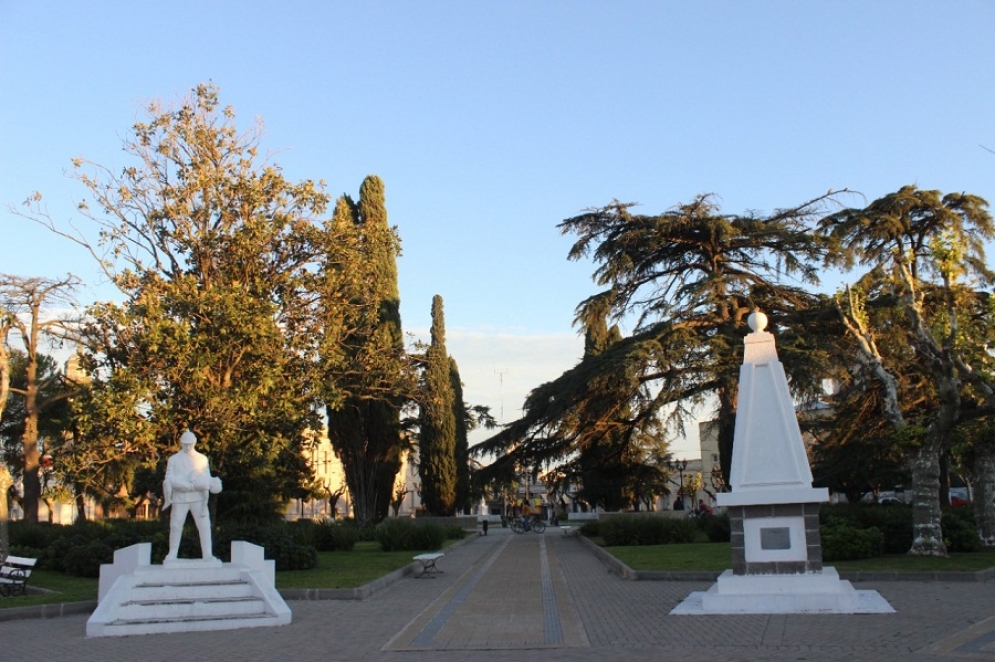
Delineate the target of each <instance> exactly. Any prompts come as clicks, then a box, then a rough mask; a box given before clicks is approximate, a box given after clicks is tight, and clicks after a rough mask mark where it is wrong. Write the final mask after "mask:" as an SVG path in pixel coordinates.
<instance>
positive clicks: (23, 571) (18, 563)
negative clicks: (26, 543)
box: [0, 556, 38, 597]
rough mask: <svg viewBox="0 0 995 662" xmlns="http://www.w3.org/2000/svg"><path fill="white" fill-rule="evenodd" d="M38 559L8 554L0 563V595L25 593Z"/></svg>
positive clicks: (7, 595) (8, 595)
mask: <svg viewBox="0 0 995 662" xmlns="http://www.w3.org/2000/svg"><path fill="white" fill-rule="evenodd" d="M37 562H38V559H29V558H26V557H24V556H8V557H7V558H5V559H4V560H3V563H2V564H0V595H2V596H4V597H10V596H15V595H24V594H25V593H27V591H28V578H29V577H30V576H31V569H32V568H34V567H35V563H37Z"/></svg>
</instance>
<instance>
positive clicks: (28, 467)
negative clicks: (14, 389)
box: [21, 388, 41, 522]
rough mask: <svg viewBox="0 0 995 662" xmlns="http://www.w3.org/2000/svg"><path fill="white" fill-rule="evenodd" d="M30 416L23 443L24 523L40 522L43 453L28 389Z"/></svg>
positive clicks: (28, 416) (22, 439)
mask: <svg viewBox="0 0 995 662" xmlns="http://www.w3.org/2000/svg"><path fill="white" fill-rule="evenodd" d="M28 393H29V401H28V408H27V409H28V415H27V417H26V419H25V421H24V435H23V436H22V437H21V443H22V445H23V446H24V475H23V477H22V480H23V486H24V521H25V522H37V521H38V502H39V501H40V500H41V477H40V476H39V473H40V471H39V470H40V461H41V452H40V451H39V449H38V413H37V411H34V412H33V415H32V410H33V409H34V401H33V398H31V397H30V394H31V389H30V388H29V389H28Z"/></svg>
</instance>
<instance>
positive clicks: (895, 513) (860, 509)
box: [819, 503, 912, 554]
mask: <svg viewBox="0 0 995 662" xmlns="http://www.w3.org/2000/svg"><path fill="white" fill-rule="evenodd" d="M819 522H820V524H821V525H822V526H827V525H837V524H843V525H845V526H849V527H852V528H855V529H867V528H871V527H874V528H876V529H877V530H878V531H880V532H881V534H882V536H884V551H883V553H884V554H904V553H905V552H907V551H909V548H911V547H912V506H907V505H903V504H888V505H881V504H867V503H838V504H831V505H829V504H827V505H825V506H823V507H822V508H821V509H820V510H819Z"/></svg>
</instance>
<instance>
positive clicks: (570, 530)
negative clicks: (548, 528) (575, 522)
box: [560, 526, 580, 537]
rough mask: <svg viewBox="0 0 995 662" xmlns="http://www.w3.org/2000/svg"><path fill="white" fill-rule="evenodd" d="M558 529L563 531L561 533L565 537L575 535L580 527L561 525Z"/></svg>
mask: <svg viewBox="0 0 995 662" xmlns="http://www.w3.org/2000/svg"><path fill="white" fill-rule="evenodd" d="M560 531H563V535H564V536H567V537H572V536H576V535H578V534H579V533H580V529H578V528H577V527H576V526H561V527H560Z"/></svg>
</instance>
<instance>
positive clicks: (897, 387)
mask: <svg viewBox="0 0 995 662" xmlns="http://www.w3.org/2000/svg"><path fill="white" fill-rule="evenodd" d="M821 227H822V230H823V232H824V233H825V234H826V236H828V237H829V238H830V239H831V240H832V241H833V242H834V248H835V251H834V254H833V257H834V259H835V260H836V262H837V263H840V264H844V265H847V266H849V265H851V264H853V263H854V262H855V261H856V262H859V263H860V264H863V265H869V266H870V267H871V272H870V273H868V274H867V275H865V276H864V277H863V278H862V279H861V281H860V282H859V283H858V286H857V287H851V288H847V290H846V292H845V293H841V294H840V296H839V297H838V298H837V302H838V310H839V313H840V316H841V318H842V319H843V321H844V324H845V325H846V328H847V331H848V332H849V334H850V336H851V337H852V338H853V339H854V341H855V342H856V345H857V348H858V352H857V357H858V358H859V360H860V361H861V362H862V363H863V365H864V366H865V367H866V369H867V370H868V371H869V372H870V373H871V374H873V375H874V377H875V378H876V379H877V380H878V382H879V383H880V385H881V388H882V400H881V401H882V414H883V416H884V418H885V419H886V420H887V421H888V422H889V423H890V425H891V426H892V427H893V429H894V430H895V433H896V434H897V435H898V436H899V438H901V439H903V440H904V441H905V442H906V443H908V444H909V447H910V448H911V452H910V460H909V465H910V472H911V474H912V485H913V525H914V527H915V530H914V535H913V543H912V548H911V549H910V550H909V553H910V554H914V555H924V556H945V555H946V546H945V544H944V541H943V535H942V531H941V513H940V504H939V487H940V454H941V453H942V452H944V450H945V449H946V448H948V447H949V444H950V442H951V440H952V434H953V431H954V429H955V426H956V425H957V422H958V420H959V419H960V417H961V413H962V406H963V392H962V385H969V386H970V387H972V388H973V389H975V392H976V393H977V394H979V395H980V397H981V399H982V400H983V401H985V402H986V403H993V402H995V398H993V397H992V396H993V395H995V391H993V389H992V386H993V384H992V382H991V381H990V380H989V379H988V378H987V376H986V375H985V374H984V373H983V372H981V371H980V370H977V369H976V368H975V367H973V366H972V365H971V363H970V361H971V359H972V358H979V357H981V356H987V353H986V352H972V353H965V351H964V348H965V345H967V344H969V341H968V339H967V338H966V337H965V336H964V334H963V327H962V320H963V315H962V312H963V307H964V305H965V304H966V303H968V301H969V300H970V299H976V298H977V297H976V295H975V294H974V292H975V291H976V290H977V287H976V286H978V285H988V284H991V282H992V275H991V274H990V272H989V270H988V268H987V266H986V265H985V258H984V242H985V241H986V240H990V239H991V238H992V237H993V236H995V226H993V222H992V218H991V216H990V215H989V214H988V211H987V203H986V202H985V201H984V200H983V199H981V198H979V197H977V196H973V195H967V194H963V193H957V194H953V193H952V194H947V195H942V194H941V193H940V192H939V191H925V190H920V189H918V188H916V187H914V186H906V187H903V188H901V189H900V190H899V191H897V192H895V193H892V194H889V195H886V196H884V197H883V198H880V199H878V200H875V201H874V202H872V203H871V204H870V205H868V206H867V207H866V208H864V209H845V210H842V211H840V212H837V213H835V214H832V215H829V216H827V217H826V218H825V219H823V221H822V223H821ZM874 296H877V297H891V298H893V300H894V305H895V306H896V307H897V308H898V310H899V311H900V313H901V314H902V316H903V317H904V322H905V324H899V325H890V326H889V327H887V328H886V329H881V328H876V327H875V325H874V323H873V322H874V320H873V317H872V316H871V315H869V313H868V307H869V299H868V297H874ZM899 339H901V340H900V342H901V341H904V342H905V343H907V344H908V347H910V348H911V349H912V350H913V351H914V353H915V360H914V361H909V362H907V363H906V364H904V365H896V363H895V362H894V361H889V358H888V356H887V354H886V352H884V351H883V350H882V345H883V344H884V343H887V344H888V345H893V344H895V342H896V340H899ZM987 341H988V338H984V339H983V342H986V343H987ZM910 366H911V367H913V369H914V370H915V371H916V372H917V374H918V375H919V377H920V383H921V387H920V388H916V389H909V388H904V389H903V388H902V380H901V374H902V370H903V369H905V368H907V367H910ZM924 402H925V403H926V404H925V406H924V404H923V403H924Z"/></svg>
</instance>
